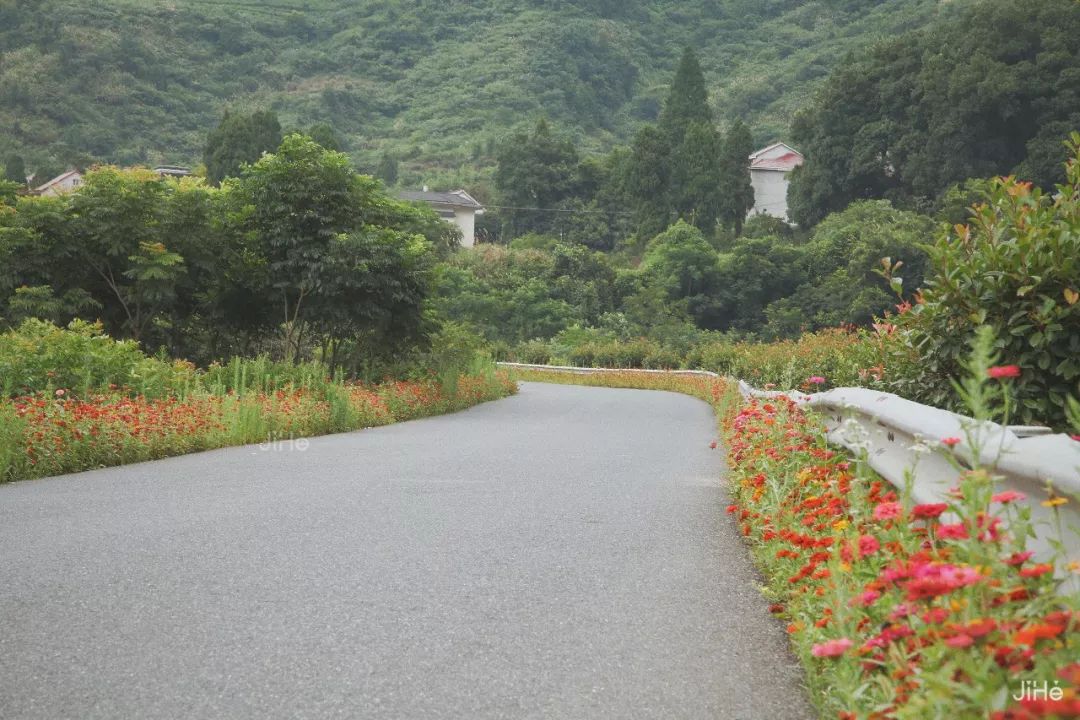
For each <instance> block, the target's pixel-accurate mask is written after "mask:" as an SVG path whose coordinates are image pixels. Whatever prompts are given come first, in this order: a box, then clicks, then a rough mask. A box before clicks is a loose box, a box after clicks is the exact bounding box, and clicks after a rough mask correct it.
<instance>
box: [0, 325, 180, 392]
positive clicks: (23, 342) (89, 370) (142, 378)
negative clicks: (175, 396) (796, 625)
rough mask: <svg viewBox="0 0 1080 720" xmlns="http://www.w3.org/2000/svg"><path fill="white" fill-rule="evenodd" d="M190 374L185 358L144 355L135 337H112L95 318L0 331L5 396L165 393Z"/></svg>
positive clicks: (177, 388)
mask: <svg viewBox="0 0 1080 720" xmlns="http://www.w3.org/2000/svg"><path fill="white" fill-rule="evenodd" d="M195 377H196V375H195V368H194V366H192V365H191V364H190V363H186V362H182V361H175V362H165V361H162V360H158V359H155V358H150V357H147V356H146V355H145V354H144V353H143V352H142V351H141V350H140V349H139V345H138V343H136V342H134V341H132V340H114V339H112V338H111V337H109V336H108V335H106V334H105V332H104V331H103V329H102V327H101V325H100V324H94V323H88V322H84V321H82V320H75V321H73V322H72V323H71V324H70V325H68V326H67V328H66V329H65V328H60V327H57V326H56V325H53V324H52V323H48V322H45V321H43V320H36V319H30V320H26V321H24V322H23V323H22V324H21V325H20V326H19V327H18V328H16V329H15V330H11V331H8V332H6V333H3V334H2V335H0V382H2V383H3V387H2V388H0V389H2V390H3V391H4V394H5V395H9V396H13V395H22V394H31V393H36V392H41V391H44V390H50V389H63V390H66V391H74V392H77V393H80V394H87V393H89V392H91V391H95V390H106V389H109V386H116V387H117V388H122V389H124V390H126V391H128V392H130V393H138V394H141V395H145V396H147V397H164V396H165V395H168V394H170V393H175V392H182V391H183V390H184V389H185V388H186V387H188V386H190V385H191V384H193V383H194V382H195Z"/></svg>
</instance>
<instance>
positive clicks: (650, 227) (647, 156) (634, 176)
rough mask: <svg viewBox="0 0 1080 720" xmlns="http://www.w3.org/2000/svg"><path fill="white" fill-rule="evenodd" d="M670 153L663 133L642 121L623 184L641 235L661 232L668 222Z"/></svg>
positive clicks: (651, 235)
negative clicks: (643, 123) (642, 125)
mask: <svg viewBox="0 0 1080 720" xmlns="http://www.w3.org/2000/svg"><path fill="white" fill-rule="evenodd" d="M670 166H671V156H670V153H669V152H668V144H667V142H666V139H665V138H664V135H663V133H661V132H660V130H658V129H657V128H656V127H654V126H652V125H646V126H645V127H643V128H642V129H641V130H639V131H638V134H637V136H636V137H635V138H634V144H633V147H632V149H631V153H630V158H629V159H628V160H627V163H626V169H625V174H624V177H623V187H624V188H625V190H626V195H627V197H628V198H629V199H630V201H631V203H632V206H633V208H634V214H635V218H634V219H635V225H636V226H637V232H638V234H639V235H640V236H642V237H643V238H649V237H654V236H656V235H658V234H659V233H661V232H662V231H663V230H664V228H666V227H667V226H668V225H669V223H670V222H671V219H672V218H671V215H672V212H671V210H670V204H669V202H668V192H669V189H668V184H669V181H670V175H671V169H670Z"/></svg>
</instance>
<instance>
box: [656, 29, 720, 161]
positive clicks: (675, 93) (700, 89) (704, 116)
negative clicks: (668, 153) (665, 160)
mask: <svg viewBox="0 0 1080 720" xmlns="http://www.w3.org/2000/svg"><path fill="white" fill-rule="evenodd" d="M712 122H713V114H712V110H710V109H709V93H708V91H707V90H706V89H705V75H704V73H702V71H701V63H699V62H698V59H697V55H696V54H695V53H694V50H693V48H690V47H688V48H686V49H685V50H684V51H683V54H682V59H680V60H679V67H678V69H677V70H676V71H675V79H674V80H673V81H672V83H671V89H670V90H669V91H668V96H667V100H666V101H665V102H664V109H663V110H662V111H661V113H660V130H661V132H663V133H664V135H665V137H666V138H667V142H668V146H669V147H671V148H678V147H679V146H681V145H682V143H683V139H684V137H685V136H686V132H687V130H688V129H689V128H690V126H691V125H693V124H695V123H700V124H705V125H712Z"/></svg>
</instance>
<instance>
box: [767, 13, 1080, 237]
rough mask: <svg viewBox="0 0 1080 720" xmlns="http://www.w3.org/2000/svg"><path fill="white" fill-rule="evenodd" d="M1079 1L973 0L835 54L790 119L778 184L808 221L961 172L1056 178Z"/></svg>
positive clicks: (1077, 111) (906, 199)
mask: <svg viewBox="0 0 1080 720" xmlns="http://www.w3.org/2000/svg"><path fill="white" fill-rule="evenodd" d="M1078 78H1080V4H1078V3H1076V2H1075V1H1074V0H1046V1H1045V2H1039V3H1034V4H1018V3H1015V2H1012V0H982V1H981V2H979V3H977V4H975V5H973V6H972V7H970V8H969V9H963V10H962V11H961V12H960V14H958V15H957V16H956V17H953V18H949V19H947V20H944V21H942V22H940V23H937V24H935V25H933V26H931V27H929V28H925V29H920V30H917V31H913V32H911V33H907V34H904V35H901V36H899V37H896V38H893V39H891V40H888V41H884V42H881V43H879V44H877V45H874V46H872V47H871V48H869V49H868V50H863V51H860V52H858V53H854V54H852V55H851V56H850V57H848V58H846V59H845V60H844V61H843V63H842V64H841V65H840V67H838V68H837V69H836V70H835V71H834V72H833V74H832V75H831V76H830V77H829V79H828V81H827V82H826V83H825V84H824V86H823V88H822V89H821V91H820V92H819V94H818V95H817V97H816V99H815V101H814V103H813V104H812V105H811V106H810V107H809V108H808V109H807V110H806V112H805V113H803V114H801V115H800V117H798V118H797V119H796V121H795V122H794V124H793V128H792V140H793V142H794V143H795V144H796V145H797V146H798V147H799V148H800V150H802V152H803V153H804V154H805V155H806V157H807V161H806V164H805V165H804V166H803V167H801V168H799V169H798V170H796V171H795V173H794V175H793V178H792V185H791V189H790V193H789V195H790V205H791V212H792V217H793V218H794V219H795V221H796V222H798V223H799V224H800V225H804V226H810V225H813V224H815V223H817V222H819V221H820V220H822V219H823V218H824V217H825V216H826V215H828V214H829V213H831V212H836V211H839V210H842V209H843V208H844V207H846V206H847V205H848V203H850V202H852V201H854V200H858V199H863V198H887V199H891V200H893V201H894V202H897V203H898V204H900V205H901V206H908V207H925V206H927V205H929V204H930V203H932V202H933V201H934V199H935V198H937V197H938V196H939V195H940V194H941V193H942V192H944V191H945V190H946V189H947V188H948V187H949V186H950V185H952V184H954V183H957V182H962V181H964V180H966V179H968V178H977V177H989V176H992V175H995V174H1006V173H1011V172H1018V173H1020V174H1022V175H1023V176H1024V177H1026V178H1028V179H1030V180H1032V181H1034V182H1035V183H1036V184H1037V185H1039V186H1041V187H1043V188H1045V189H1049V188H1050V187H1052V185H1053V184H1054V183H1055V182H1059V181H1060V180H1061V179H1063V176H1062V175H1061V163H1062V162H1063V161H1064V160H1065V155H1064V152H1063V151H1062V149H1061V146H1060V144H1059V143H1060V139H1061V138H1062V137H1064V136H1065V135H1066V133H1068V132H1069V131H1070V130H1073V129H1075V128H1077V127H1080V95H1078V94H1077V92H1076V87H1077V86H1078V84H1077V83H1078Z"/></svg>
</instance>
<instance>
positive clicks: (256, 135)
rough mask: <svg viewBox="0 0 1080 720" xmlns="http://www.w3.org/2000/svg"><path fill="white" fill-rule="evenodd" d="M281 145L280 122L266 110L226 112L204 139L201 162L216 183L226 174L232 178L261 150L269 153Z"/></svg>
mask: <svg viewBox="0 0 1080 720" xmlns="http://www.w3.org/2000/svg"><path fill="white" fill-rule="evenodd" d="M280 144H281V123H280V122H278V118H277V115H276V114H275V113H273V112H272V111H269V110H264V111H259V112H254V113H252V114H250V115H236V114H231V113H229V112H228V111H226V112H225V116H224V117H223V118H222V119H221V124H220V125H218V126H217V128H215V129H214V130H213V131H211V133H210V134H209V135H208V136H207V138H206V150H205V151H204V153H203V162H204V163H205V164H206V177H207V178H208V179H209V180H210V182H213V183H219V182H221V181H222V180H224V179H225V178H227V177H236V176H238V175H239V174H240V168H241V167H242V166H243V165H244V164H252V163H254V162H255V161H257V160H258V159H259V158H260V157H262V154H263V153H264V152H273V151H275V150H277V148H278V145H280Z"/></svg>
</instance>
